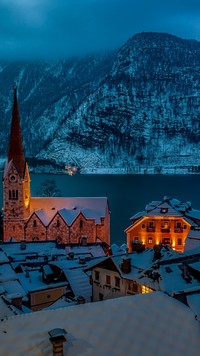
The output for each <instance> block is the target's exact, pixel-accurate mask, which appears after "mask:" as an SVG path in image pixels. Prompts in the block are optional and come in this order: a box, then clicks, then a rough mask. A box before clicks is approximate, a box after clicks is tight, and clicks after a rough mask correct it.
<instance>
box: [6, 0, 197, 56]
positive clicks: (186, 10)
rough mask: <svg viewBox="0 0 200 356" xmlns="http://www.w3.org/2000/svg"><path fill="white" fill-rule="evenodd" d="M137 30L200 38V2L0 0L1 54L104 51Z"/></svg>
mask: <svg viewBox="0 0 200 356" xmlns="http://www.w3.org/2000/svg"><path fill="white" fill-rule="evenodd" d="M142 31H156V32H168V33H172V34H174V35H177V36H180V37H183V38H190V39H191V38H192V39H196V40H200V1H199V0H0V59H26V58H30V59H36V58H39V59H40V58H41V59H43V58H60V57H70V56H74V55H80V54H81V55H82V54H85V53H92V52H96V51H101V50H109V49H113V48H118V47H120V46H121V45H122V44H123V43H124V42H125V41H126V40H128V38H129V37H131V36H133V35H134V34H135V33H138V32H142Z"/></svg>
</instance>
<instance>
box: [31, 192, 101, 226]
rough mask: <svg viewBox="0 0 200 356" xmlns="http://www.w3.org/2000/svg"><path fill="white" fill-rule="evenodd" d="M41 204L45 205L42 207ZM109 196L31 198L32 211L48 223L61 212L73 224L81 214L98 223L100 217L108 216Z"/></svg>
mask: <svg viewBox="0 0 200 356" xmlns="http://www.w3.org/2000/svg"><path fill="white" fill-rule="evenodd" d="M41 206H42V207H43V208H42V209H41ZM106 208H107V198H105V197H99V198H97V197H91V198H84V197H83V198H56V197H54V198H31V211H32V212H34V211H35V213H36V214H37V215H38V217H39V218H40V219H41V220H42V221H43V222H44V223H45V225H48V224H49V223H50V221H51V220H52V218H53V217H54V216H55V215H56V214H57V212H59V213H60V214H61V215H62V217H63V218H64V219H65V220H66V223H69V224H71V223H72V222H73V220H74V219H75V218H76V217H77V216H78V215H79V214H80V212H82V213H83V215H84V216H85V217H86V218H88V219H91V218H93V219H95V221H96V224H99V223H100V218H101V217H105V216H106Z"/></svg>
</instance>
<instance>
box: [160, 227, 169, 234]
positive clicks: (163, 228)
mask: <svg viewBox="0 0 200 356" xmlns="http://www.w3.org/2000/svg"><path fill="white" fill-rule="evenodd" d="M161 232H165V233H169V232H170V228H169V227H161Z"/></svg>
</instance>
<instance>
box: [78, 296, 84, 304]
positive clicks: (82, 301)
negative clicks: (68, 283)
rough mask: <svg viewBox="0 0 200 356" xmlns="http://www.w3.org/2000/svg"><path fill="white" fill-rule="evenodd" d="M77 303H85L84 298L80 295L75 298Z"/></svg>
mask: <svg viewBox="0 0 200 356" xmlns="http://www.w3.org/2000/svg"><path fill="white" fill-rule="evenodd" d="M77 304H85V298H84V297H83V296H82V295H79V297H78V298H77Z"/></svg>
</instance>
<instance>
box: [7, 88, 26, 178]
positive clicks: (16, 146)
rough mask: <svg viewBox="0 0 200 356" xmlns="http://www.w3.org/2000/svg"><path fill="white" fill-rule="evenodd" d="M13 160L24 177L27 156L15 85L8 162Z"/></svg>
mask: <svg viewBox="0 0 200 356" xmlns="http://www.w3.org/2000/svg"><path fill="white" fill-rule="evenodd" d="M11 160H13V162H14V164H15V166H16V168H17V171H18V173H19V175H20V177H21V178H23V177H24V171H25V157H24V149H23V144H22V135H21V129H20V118H19V110H18V102H17V88H16V85H15V86H14V103H13V110H12V124H11V132H10V143H9V150H8V162H10V161H11Z"/></svg>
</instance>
